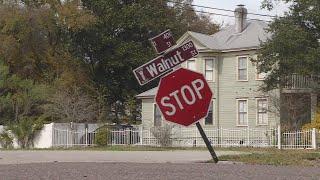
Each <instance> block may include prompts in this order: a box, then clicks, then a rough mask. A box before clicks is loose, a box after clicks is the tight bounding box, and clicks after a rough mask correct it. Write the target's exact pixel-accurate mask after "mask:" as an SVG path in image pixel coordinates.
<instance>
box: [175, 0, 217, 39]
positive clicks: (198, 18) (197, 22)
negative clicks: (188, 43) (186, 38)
mask: <svg viewBox="0 0 320 180" xmlns="http://www.w3.org/2000/svg"><path fill="white" fill-rule="evenodd" d="M173 2H174V3H173V7H174V9H175V11H176V13H177V21H178V22H180V23H181V24H182V25H183V27H184V29H185V30H188V31H194V32H199V33H203V34H209V35H211V34H214V33H216V32H218V31H219V29H220V25H219V24H216V23H213V22H212V20H211V19H210V16H209V15H207V14H204V13H202V12H199V13H197V12H196V10H195V9H194V8H193V6H192V2H193V0H176V1H173Z"/></svg>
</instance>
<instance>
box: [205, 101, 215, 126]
mask: <svg viewBox="0 0 320 180" xmlns="http://www.w3.org/2000/svg"><path fill="white" fill-rule="evenodd" d="M204 124H205V125H213V101H211V103H210V106H209V112H208V116H207V117H206V118H205V121H204Z"/></svg>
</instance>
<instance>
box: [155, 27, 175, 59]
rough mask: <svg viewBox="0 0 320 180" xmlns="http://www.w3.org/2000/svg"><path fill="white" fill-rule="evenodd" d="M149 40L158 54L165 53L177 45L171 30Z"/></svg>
mask: <svg viewBox="0 0 320 180" xmlns="http://www.w3.org/2000/svg"><path fill="white" fill-rule="evenodd" d="M149 40H150V41H151V44H152V46H153V47H154V49H155V50H156V52H157V53H158V54H162V53H164V52H165V51H166V50H167V49H169V48H171V47H172V46H174V45H175V44H176V43H175V42H174V39H173V36H172V33H171V31H170V30H169V29H168V30H166V31H164V32H163V33H161V34H159V35H157V36H155V37H153V38H151V39H149Z"/></svg>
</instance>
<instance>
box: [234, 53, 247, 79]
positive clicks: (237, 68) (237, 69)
mask: <svg viewBox="0 0 320 180" xmlns="http://www.w3.org/2000/svg"><path fill="white" fill-rule="evenodd" d="M240 58H246V59H247V78H246V79H245V80H240V79H239V59H240ZM236 71H237V72H236V76H237V77H236V79H237V81H240V82H247V81H249V77H248V76H249V75H248V73H249V57H248V56H237V67H236Z"/></svg>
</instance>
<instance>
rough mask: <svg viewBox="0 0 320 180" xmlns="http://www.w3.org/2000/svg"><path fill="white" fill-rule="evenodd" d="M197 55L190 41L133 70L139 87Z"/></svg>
mask: <svg viewBox="0 0 320 180" xmlns="http://www.w3.org/2000/svg"><path fill="white" fill-rule="evenodd" d="M197 55H198V51H197V49H196V47H195V45H194V44H193V42H192V41H188V42H187V43H185V44H183V45H182V46H180V47H178V48H176V49H173V50H171V51H169V52H167V53H166V54H164V55H161V56H158V57H156V58H155V59H153V60H151V61H149V62H147V63H145V64H143V65H142V66H140V67H138V68H136V69H134V70H133V73H134V75H135V76H136V78H137V80H138V82H139V84H140V85H145V84H146V83H148V82H150V81H152V80H154V79H156V78H157V77H160V76H162V75H164V74H166V73H167V72H169V70H171V69H172V68H174V67H175V66H177V65H179V64H181V63H183V62H185V61H186V60H188V59H190V58H193V57H195V56H197Z"/></svg>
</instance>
